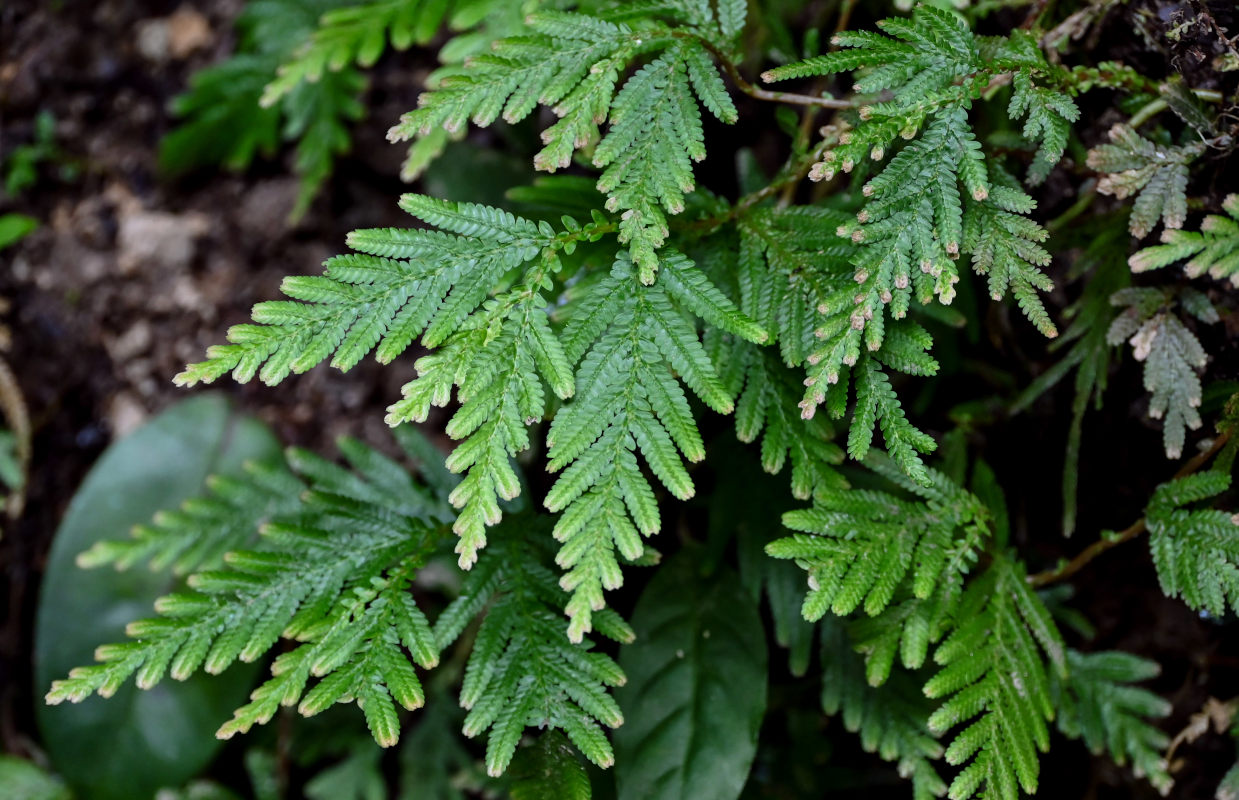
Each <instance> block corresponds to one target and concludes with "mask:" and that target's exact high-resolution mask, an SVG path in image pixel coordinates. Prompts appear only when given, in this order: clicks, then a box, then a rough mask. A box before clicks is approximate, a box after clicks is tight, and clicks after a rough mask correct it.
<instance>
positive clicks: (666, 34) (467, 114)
mask: <svg viewBox="0 0 1239 800" xmlns="http://www.w3.org/2000/svg"><path fill="white" fill-rule="evenodd" d="M526 24H527V26H528V32H527V33H526V34H525V35H522V36H516V37H511V38H508V39H504V40H501V41H499V42H496V43H495V45H494V47H493V51H492V53H489V54H485V55H479V56H476V57H474V58H472V59H471V60H470V61H469V62H468V63H466V64H464V65H462V66H460V67H459V68H451V69H449V70H448V71H447V72H446V73H445V74H444V75H443V77H442V80H441V82H440V84H439V87H438V88H437V89H435V90H434V91H431V92H427V93H425V94H423V95H422V97H421V99H420V100H419V107H418V108H417V109H415V110H414V111H411V112H409V113H408V114H406V115H405V116H404V117H403V118H402V119H401V121H400V123H399V124H398V125H396V126H395V127H394V128H392V130H391V132H390V133H389V138H390V139H392V140H393V141H401V140H405V139H409V138H412V137H415V136H424V135H427V134H429V133H430V132H431V131H432V130H434V129H436V128H443V129H446V130H447V131H449V132H453V131H459V130H461V129H462V128H463V126H464V125H465V124H466V123H467V122H469V121H472V122H473V123H474V124H476V125H481V126H486V125H489V124H491V123H492V122H494V121H495V120H496V119H497V118H499V117H500V116H502V118H503V119H504V120H505V121H507V122H510V123H511V122H517V121H519V120H521V119H524V118H525V117H526V116H528V115H529V114H530V113H531V112H532V111H533V110H534V109H535V108H536V107H537V106H538V105H543V106H547V107H549V108H552V109H553V110H554V111H555V113H556V115H558V117H559V121H558V122H556V123H555V124H554V125H552V126H551V127H550V128H547V129H546V130H545V131H544V132H543V134H542V141H543V144H544V147H543V149H542V150H541V151H540V152H539V153H538V155H537V156H536V158H535V159H534V164H535V165H536V166H537V167H538V168H539V169H544V170H548V171H554V170H556V169H560V168H563V167H567V166H568V165H569V164H570V163H571V160H572V156H573V154H574V153H575V152H576V151H578V150H581V149H583V148H587V147H591V146H593V145H596V147H594V149H593V155H592V162H593V164H594V166H596V167H598V168H599V169H602V170H603V172H602V176H601V177H600V179H599V181H598V188H599V190H600V191H602V192H604V193H606V194H607V196H608V198H607V207H608V208H609V209H610V210H612V211H615V212H617V213H619V214H620V215H621V223H620V238H621V241H623V242H626V243H627V244H628V245H629V250H630V252H631V255H632V258H633V261H634V262H635V263H636V264H637V265H638V266H639V267H640V275H641V279H642V281H643V282H644V283H647V284H648V283H651V282H652V281H653V279H654V272H655V271H656V270H657V268H658V261H659V259H658V256H657V253H656V251H657V250H658V249H659V248H660V247H662V245H663V244H664V242H665V241H666V239H667V235H668V233H669V230H668V223H667V214H678V213H680V212H681V211H683V209H684V196H685V194H686V193H688V192H690V191H692V189H693V188H694V186H695V180H694V178H693V171H692V162H694V161H700V160H702V159H703V158H705V155H706V151H705V145H704V138H703V133H702V127H701V115H700V112H699V110H698V107H697V102H698V99H700V101H701V103H702V105H704V106H705V107H706V109H707V110H709V111H710V112H711V113H712V114H714V115H715V116H717V117H718V118H719V119H721V120H723V121H724V122H735V120H736V110H735V106H734V105H733V103H732V101H731V99H730V97H729V96H728V93H727V89H726V87H725V85H724V84H723V81H722V78H721V76H720V75H719V72H718V68H717V67H716V66H715V65H714V63H713V61H712V58H711V56H710V55H709V53H708V51H707V50H706V49H705V47H704V45H703V44H701V42H700V41H699V40H698V39H696V38H694V36H693V35H687V36H682V37H676V36H675V35H674V34H675V31H674V30H673V29H671V28H668V27H666V26H664V25H661V24H653V23H650V24H646V25H643V26H640V27H637V28H634V27H631V26H629V25H628V24H627V23H625V22H622V21H616V22H612V21H609V20H605V19H600V18H596V17H590V16H586V15H583V14H569V13H562V12H550V11H546V12H539V13H536V14H532V15H530V16H529V17H528V18H527V20H526ZM693 31H695V29H693V28H689V29H687V31H686V32H688V33H690V34H691V33H692V32H693ZM659 51H661V53H660V54H659V55H658V56H657V57H655V58H654V59H653V60H652V61H650V62H649V63H647V64H645V65H644V66H642V67H641V68H640V69H638V70H637V71H636V72H635V73H634V74H633V75H631V76H630V77H629V78H628V79H627V80H626V81H625V82H624V84H623V86H622V87H620V88H619V89H618V91H617V89H616V87H617V85H618V83H619V80H620V77H621V75H622V73H623V71H624V69H625V68H626V67H627V66H628V65H629V64H630V63H631V62H632V61H633V60H634V59H635V58H637V57H638V56H641V55H645V54H649V53H654V52H659ZM608 120H609V122H610V127H609V128H608V130H607V133H606V135H605V136H602V135H601V133H600V126H601V125H603V124H604V123H606V122H608Z"/></svg>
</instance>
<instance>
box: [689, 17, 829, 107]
mask: <svg viewBox="0 0 1239 800" xmlns="http://www.w3.org/2000/svg"><path fill="white" fill-rule="evenodd" d="M672 36H675V37H676V38H691V39H693V40H695V41H696V42H698V43H700V44H701V46H702V47H704V48H705V49H706V50H708V51H710V55H712V56H714V58H715V59H716V60H717V61H718V63H719V65H720V66H722V68H723V71H724V72H726V73H727V77H729V78H731V81H732V83H734V84H735V85H736V88H737V89H739V90H740V91H742V92H744V93H745V94H747V95H748V96H749V97H755V98H757V99H758V100H769V101H770V102H772V103H788V104H790V105H797V106H818V107H819V108H851V107H852V105H853V104H852V101H851V100H839V99H838V98H835V97H815V96H813V95H809V94H796V93H795V92H772V91H770V90H769V89H763V88H761V87H760V86H754V85H753V84H751V83H749V82H748V80H747V79H746V78H745V77H744V76H743V75H741V74H740V69H739V68H738V67H737V66H736V65H735V64H734V63H733V62H732V60H731V59H730V58H728V57H727V55H726V54H725V53H723V51H722V50H719V49H718V48H717V47H715V46H714V45H713V44H712V43H710V42H709V41H707V40H705V39H702V38H701V37H699V36H694V35H693V34H691V33H685V32H682V31H675V32H673V33H672Z"/></svg>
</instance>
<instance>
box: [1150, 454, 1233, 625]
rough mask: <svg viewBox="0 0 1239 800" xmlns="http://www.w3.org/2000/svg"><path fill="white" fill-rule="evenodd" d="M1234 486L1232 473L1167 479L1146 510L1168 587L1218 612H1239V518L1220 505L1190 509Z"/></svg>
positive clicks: (1160, 571)
mask: <svg viewBox="0 0 1239 800" xmlns="http://www.w3.org/2000/svg"><path fill="white" fill-rule="evenodd" d="M1229 488H1230V476H1229V475H1228V474H1226V473H1224V472H1219V471H1213V470H1210V471H1207V472H1199V473H1197V474H1195V475H1189V476H1187V477H1185V478H1178V479H1176V480H1173V481H1170V482H1169V483H1164V484H1162V485H1161V486H1159V487H1157V490H1156V491H1155V492H1153V497H1152V499H1151V500H1150V501H1149V506H1148V509H1147V510H1146V511H1145V520H1146V524H1147V526H1148V529H1149V549H1150V550H1151V551H1152V553H1153V564H1154V566H1156V567H1157V577H1158V580H1160V581H1161V585H1162V591H1163V592H1165V593H1166V595H1167V596H1169V597H1180V598H1182V599H1183V601H1184V602H1185V603H1187V604H1188V605H1189V606H1191V607H1192V608H1194V609H1196V610H1198V611H1207V612H1208V613H1210V614H1212V615H1213V616H1215V617H1221V616H1224V615H1225V614H1226V609H1227V607H1228V606H1229V607H1230V608H1231V609H1232V610H1234V611H1235V612H1236V613H1239V521H1237V519H1236V515H1234V514H1232V513H1231V512H1229V511H1222V510H1219V509H1212V508H1202V509H1191V508H1185V506H1188V505H1190V504H1192V503H1197V502H1200V501H1202V500H1208V499H1210V498H1212V497H1216V496H1217V495H1219V494H1221V493H1222V492H1224V491H1226V490H1227V489H1229Z"/></svg>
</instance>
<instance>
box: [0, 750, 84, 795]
mask: <svg viewBox="0 0 1239 800" xmlns="http://www.w3.org/2000/svg"><path fill="white" fill-rule="evenodd" d="M0 797H5V798H10V799H11V800H70V798H72V797H73V794H72V793H71V792H70V791H69V788H68V787H67V786H65V785H64V783H63V782H62V781H61V780H60V779H59V778H57V777H56V776H54V775H48V774H47V773H46V772H44V771H43V770H42V769H39V767H37V766H35V765H34V764H31V763H30V762H29V761H26V760H25V759H23V758H17V757H16V756H0Z"/></svg>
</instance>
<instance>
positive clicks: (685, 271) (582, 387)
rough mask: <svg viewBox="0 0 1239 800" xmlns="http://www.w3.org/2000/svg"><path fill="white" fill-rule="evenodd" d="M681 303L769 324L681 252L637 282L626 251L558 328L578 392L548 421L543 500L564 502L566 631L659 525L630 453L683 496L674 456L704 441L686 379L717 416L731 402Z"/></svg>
mask: <svg viewBox="0 0 1239 800" xmlns="http://www.w3.org/2000/svg"><path fill="white" fill-rule="evenodd" d="M684 310H688V311H690V312H692V313H693V314H695V315H699V316H701V317H703V318H705V319H706V320H707V321H709V322H710V323H711V324H713V325H716V326H718V327H720V328H723V329H725V330H727V331H729V332H730V333H732V334H734V335H736V336H740V337H743V338H745V339H748V340H749V341H755V342H760V341H763V340H765V339H766V332H765V331H763V330H762V329H761V328H760V326H758V325H757V324H756V323H755V322H753V321H752V320H750V319H748V318H747V317H746V316H745V315H743V314H742V313H741V312H740V311H739V309H737V308H735V307H734V306H733V305H732V304H731V302H730V301H729V300H728V299H727V298H726V297H725V296H724V295H723V294H722V292H720V291H719V290H718V289H717V288H715V287H714V286H713V285H712V284H711V283H710V282H709V281H708V279H707V278H706V277H705V276H704V275H703V274H702V273H701V272H700V271H698V270H697V269H696V267H695V266H694V265H693V264H692V262H691V261H689V260H688V259H687V258H685V257H684V256H682V255H679V254H675V253H672V254H668V255H665V256H664V258H663V269H662V270H661V271H660V272H659V275H658V280H657V282H656V283H655V284H654V285H652V286H649V285H646V284H645V283H644V282H642V281H641V280H639V278H638V271H637V268H636V266H635V265H634V264H633V262H632V260H631V259H630V258H628V257H627V255H626V254H622V255H621V256H620V257H619V259H618V260H617V261H616V263H615V266H614V268H613V269H612V271H611V275H610V276H609V277H608V278H607V279H606V280H604V281H602V282H601V283H599V284H598V285H597V286H595V287H594V288H593V290H592V292H591V294H590V296H589V297H588V298H587V300H586V301H585V302H584V303H583V304H582V305H581V306H580V307H579V308H577V309H576V313H575V314H574V315H573V317H572V318H571V320H570V321H569V324H568V326H567V327H566V328H565V329H564V333H563V341H564V349H565V351H566V352H567V356H568V358H569V361H570V362H571V363H574V364H575V363H577V362H578V361H580V364H579V366H578V367H577V385H578V392H577V395H576V397H575V398H574V400H573V402H572V403H571V404H569V405H567V406H565V407H564V408H563V409H562V410H561V411H560V412H559V413H558V414H557V415H556V416H555V420H554V422H553V423H552V424H551V429H550V432H549V434H548V435H547V443H548V445H549V448H550V449H549V452H548V456H549V458H550V462H549V464H548V469H550V470H552V471H559V470H563V473H562V474H561V475H560V476H559V478H558V479H557V480H556V482H555V485H554V486H553V487H552V488H551V490H550V492H548V493H547V496H546V500H545V504H546V507H547V508H548V509H549V510H551V511H556V512H558V511H562V512H563V514H562V515H561V516H560V518H559V520H558V522H557V523H556V525H555V531H554V535H555V538H556V539H558V540H559V541H561V542H563V546H562V548H561V549H560V552H559V556H558V557H557V558H556V563H558V564H559V566H561V567H563V568H564V569H566V570H567V572H566V573H565V574H564V577H563V580H562V581H561V585H562V586H563V587H564V589H566V590H568V591H569V592H571V593H572V599H571V600H570V601H569V602H568V607H567V613H568V615H569V617H571V619H572V621H571V623H570V624H569V628H568V632H569V636H570V637H571V638H572V639H573V640H577V641H579V640H580V638H581V636H582V635H583V634H584V633H585V632H587V631H589V629H590V624H591V623H590V620H591V614H592V612H594V611H597V610H598V609H601V608H603V606H604V600H603V590H604V589H615V588H617V587H619V586H620V584H621V583H622V581H623V576H622V573H621V571H620V565H619V561H618V559H617V557H616V551H618V553H619V555H620V556H622V557H623V558H625V559H627V560H629V561H633V560H637V559H639V558H641V556H642V554H643V553H644V552H645V545H644V543H643V542H642V536H650V535H652V534H654V533H657V532H658V530H659V528H660V525H661V523H660V521H659V513H658V504H657V501H656V499H655V496H654V491H653V488H652V487H651V486H650V483H649V481H648V479H647V478H646V477H645V475H644V473H643V472H642V471H641V468H640V465H639V463H638V461H637V453H638V452H639V453H640V454H641V456H642V458H643V459H644V460H645V463H646V464H647V465H648V466H649V468H650V471H651V472H653V474H654V475H655V476H656V477H657V479H658V481H659V482H660V483H662V485H663V486H665V487H666V488H667V489H668V490H669V491H670V492H671V493H672V494H673V495H675V496H676V497H677V498H679V499H681V500H687V499H688V498H690V497H692V496H693V493H694V488H693V481H692V478H690V477H689V475H688V472H687V470H686V469H685V468H684V463H683V461H682V460H681V457H680V456H681V454H683V456H684V457H685V458H687V459H688V460H689V461H701V460H702V459H703V458H705V447H704V445H703V443H702V440H701V434H700V433H699V432H698V430H697V423H696V421H695V420H694V419H693V414H692V410H691V409H690V407H689V404H688V398H687V397H686V396H685V393H684V390H683V389H682V388H681V383H683V384H684V385H686V386H688V387H689V388H690V389H691V390H692V391H693V393H694V394H696V395H697V396H698V397H699V398H701V400H702V401H703V402H705V404H706V405H708V406H709V407H710V408H712V409H714V410H715V411H718V412H719V413H721V414H729V413H731V411H732V410H733V408H734V407H735V404H734V401H733V398H732V396H731V393H730V392H728V391H727V388H726V387H725V386H724V385H723V383H722V381H721V380H720V379H719V376H718V374H717V372H716V371H715V369H714V365H713V363H711V361H710V358H709V356H708V355H707V353H706V351H705V349H704V348H703V347H702V344H701V340H700V339H699V337H698V333H697V331H696V330H695V329H694V327H693V326H692V324H691V322H690V321H689V318H688V317H687V316H686V315H685V313H684Z"/></svg>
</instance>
